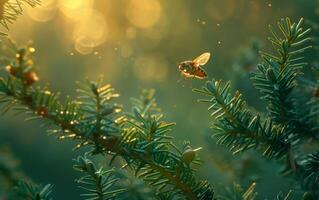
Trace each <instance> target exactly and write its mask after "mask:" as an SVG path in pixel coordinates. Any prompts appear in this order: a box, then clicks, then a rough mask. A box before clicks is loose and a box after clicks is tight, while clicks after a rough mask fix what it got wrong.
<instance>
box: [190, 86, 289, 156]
mask: <svg viewBox="0 0 319 200" xmlns="http://www.w3.org/2000/svg"><path fill="white" fill-rule="evenodd" d="M194 91H196V92H199V93H202V94H204V95H205V96H207V99H203V100H200V101H202V102H208V103H210V104H211V106H210V107H209V109H208V110H212V114H211V116H212V117H213V118H214V124H213V127H212V128H213V130H214V137H216V138H217V143H218V144H224V145H226V146H227V147H230V150H231V151H232V152H233V153H239V152H242V151H245V150H248V149H256V148H259V149H261V150H262V153H263V155H264V156H266V157H268V158H272V157H275V158H277V159H279V158H282V157H283V156H284V155H285V154H286V153H287V151H288V149H289V143H287V141H286V138H285V137H286V136H285V134H283V133H285V127H283V128H280V127H277V126H274V125H273V122H272V121H271V120H265V121H262V120H261V117H260V115H259V114H253V113H252V112H251V111H250V110H249V109H248V108H247V106H246V102H245V101H244V100H242V98H241V94H240V93H239V92H238V91H237V92H235V94H234V95H233V94H232V93H231V88H230V83H229V82H228V83H226V84H223V83H222V82H221V81H214V80H213V81H208V82H207V83H206V87H203V89H201V90H199V89H195V90H194Z"/></svg>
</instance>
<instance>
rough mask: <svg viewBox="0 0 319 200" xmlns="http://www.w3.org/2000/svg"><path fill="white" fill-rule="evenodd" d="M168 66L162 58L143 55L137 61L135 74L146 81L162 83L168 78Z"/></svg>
mask: <svg viewBox="0 0 319 200" xmlns="http://www.w3.org/2000/svg"><path fill="white" fill-rule="evenodd" d="M167 66H168V64H167V61H166V60H165V59H163V58H161V57H158V56H150V55H142V56H139V57H138V58H137V59H136V60H135V63H134V73H135V76H136V77H137V78H139V79H141V80H144V81H161V80H164V79H165V78H166V76H167V73H168V67H167Z"/></svg>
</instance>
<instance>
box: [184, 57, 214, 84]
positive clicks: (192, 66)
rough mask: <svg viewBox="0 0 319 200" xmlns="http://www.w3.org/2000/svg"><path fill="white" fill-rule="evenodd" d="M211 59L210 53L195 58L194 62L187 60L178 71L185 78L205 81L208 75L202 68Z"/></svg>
mask: <svg viewBox="0 0 319 200" xmlns="http://www.w3.org/2000/svg"><path fill="white" fill-rule="evenodd" d="M209 58H210V53H208V52H206V53H203V54H201V55H200V56H198V57H197V58H195V59H194V60H192V61H191V60H187V61H184V62H181V63H180V64H179V65H178V69H179V70H180V71H181V73H182V74H183V76H185V77H194V78H199V79H204V78H206V77H207V73H206V72H205V71H204V70H203V69H202V68H201V66H203V65H205V64H206V63H207V62H208V60H209Z"/></svg>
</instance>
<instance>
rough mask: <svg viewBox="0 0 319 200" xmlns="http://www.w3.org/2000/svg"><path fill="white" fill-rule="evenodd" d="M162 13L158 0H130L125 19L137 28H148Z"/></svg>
mask: <svg viewBox="0 0 319 200" xmlns="http://www.w3.org/2000/svg"><path fill="white" fill-rule="evenodd" d="M161 14H162V8H161V4H160V3H159V1H158V0H130V1H129V3H128V5H127V8H126V15H127V19H128V20H129V21H130V22H131V23H132V24H134V25H135V26H137V27H139V28H148V27H151V26H153V25H154V24H156V23H157V22H158V21H159V19H160V17H161Z"/></svg>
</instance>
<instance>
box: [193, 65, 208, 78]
mask: <svg viewBox="0 0 319 200" xmlns="http://www.w3.org/2000/svg"><path fill="white" fill-rule="evenodd" d="M193 76H194V77H196V78H199V79H204V78H206V77H207V74H206V72H205V71H204V70H203V69H202V68H201V67H198V68H196V70H195V71H194V73H193Z"/></svg>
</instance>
